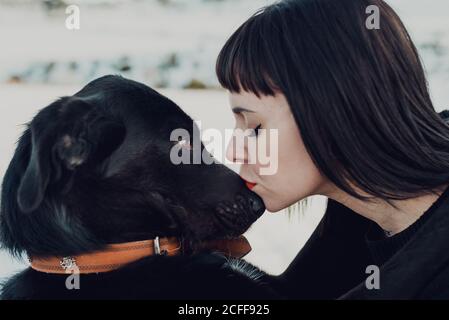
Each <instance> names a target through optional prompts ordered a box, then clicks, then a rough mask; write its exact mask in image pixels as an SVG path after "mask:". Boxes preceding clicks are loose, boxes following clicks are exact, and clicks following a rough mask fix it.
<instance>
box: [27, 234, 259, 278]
mask: <svg viewBox="0 0 449 320" xmlns="http://www.w3.org/2000/svg"><path fill="white" fill-rule="evenodd" d="M202 247H203V248H204V249H208V250H211V251H217V252H221V253H222V254H225V255H227V256H229V257H234V258H242V257H243V256H245V255H246V254H247V253H248V252H250V251H251V246H250V244H249V242H248V240H247V239H246V238H245V237H244V236H241V237H239V238H236V239H230V240H214V241H208V242H205V243H204V244H203V245H202ZM182 249H183V248H182V245H181V242H180V241H179V240H178V239H177V238H158V237H156V239H154V240H142V241H134V242H126V243H118V244H110V245H108V246H107V247H106V248H105V249H104V250H101V251H97V252H93V253H87V254H82V255H78V256H73V257H30V262H31V268H33V269H34V270H36V271H40V272H45V273H54V274H67V273H80V274H88V273H102V272H109V271H113V270H116V269H118V268H121V267H123V266H125V265H127V264H129V263H132V262H135V261H137V260H140V259H142V258H145V257H149V256H152V255H168V256H174V255H178V254H181V253H182Z"/></svg>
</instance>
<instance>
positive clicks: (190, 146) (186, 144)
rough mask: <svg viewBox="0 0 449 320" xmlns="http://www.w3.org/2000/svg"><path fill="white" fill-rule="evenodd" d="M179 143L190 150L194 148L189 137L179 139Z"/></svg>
mask: <svg viewBox="0 0 449 320" xmlns="http://www.w3.org/2000/svg"><path fill="white" fill-rule="evenodd" d="M177 144H178V146H180V147H181V148H184V149H188V150H192V145H191V144H190V141H189V140H187V139H182V140H179V141H178V142H177Z"/></svg>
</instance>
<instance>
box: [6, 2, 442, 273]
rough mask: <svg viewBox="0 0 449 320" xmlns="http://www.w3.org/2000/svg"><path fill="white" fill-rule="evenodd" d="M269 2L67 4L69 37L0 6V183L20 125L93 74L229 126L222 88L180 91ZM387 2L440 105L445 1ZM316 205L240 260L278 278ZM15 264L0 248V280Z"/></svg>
mask: <svg viewBox="0 0 449 320" xmlns="http://www.w3.org/2000/svg"><path fill="white" fill-rule="evenodd" d="M271 2H272V1H270V0H223V1H212V0H209V1H207V0H166V1H163V0H140V1H120V0H101V1H95V0H79V1H71V3H77V4H79V5H80V8H81V29H80V30H79V31H69V30H67V29H66V28H65V26H64V20H65V14H64V11H63V10H52V11H48V10H47V11H45V10H42V7H41V6H40V5H38V4H36V3H37V1H23V0H0V48H1V49H0V83H2V84H0V128H1V134H0V155H1V157H0V177H2V175H3V172H4V170H5V169H6V166H7V164H8V163H9V161H10V158H11V155H12V152H13V150H14V144H15V141H16V139H17V137H18V135H19V133H20V132H21V131H22V129H23V126H21V124H23V123H25V122H27V121H28V120H29V119H30V118H31V117H32V115H33V114H34V113H35V112H36V111H37V110H38V109H40V108H42V107H44V106H46V105H47V104H48V103H49V102H51V101H52V100H54V99H55V98H57V97H59V96H62V95H71V94H73V93H75V92H76V91H78V89H79V88H80V87H81V86H82V85H83V84H85V83H86V82H87V81H89V80H91V79H92V78H95V77H98V76H100V75H103V74H108V73H121V74H123V75H124V76H126V77H129V78H133V79H135V80H138V81H143V82H145V83H147V84H150V85H158V86H160V87H164V88H166V89H163V90H162V92H163V93H165V94H166V95H167V96H169V97H170V98H172V99H173V100H175V101H176V102H177V103H178V104H179V105H180V106H182V107H183V108H184V109H185V110H186V111H187V112H188V113H190V114H191V115H192V116H193V117H194V118H196V119H199V120H201V121H202V125H203V128H219V129H222V130H224V129H226V128H232V126H233V119H232V115H231V113H230V112H229V111H228V109H227V97H226V94H225V93H224V92H223V91H219V90H202V91H192V90H180V88H183V87H188V86H189V85H191V84H192V81H193V80H195V81H194V82H196V84H197V85H198V84H200V86H206V87H215V86H217V83H216V79H215V75H214V64H215V58H216V55H217V53H218V51H219V49H220V47H221V45H222V44H223V43H224V41H225V40H226V39H227V37H228V36H229V35H230V34H231V32H232V31H233V30H234V29H235V28H236V27H237V26H238V25H240V24H241V23H242V22H243V21H244V20H245V19H246V18H247V17H249V16H250V15H251V14H252V13H253V12H254V11H255V10H256V9H257V8H259V7H261V6H263V5H265V4H268V3H271ZM388 2H389V3H390V4H392V6H393V7H394V8H395V9H396V10H397V11H398V13H399V15H400V16H401V17H402V19H403V20H404V22H405V24H406V25H407V27H408V28H409V31H410V33H411V35H412V38H413V39H414V40H415V41H416V43H417V46H418V48H419V51H420V53H421V55H422V58H423V61H424V63H425V66H426V70H427V72H428V76H429V84H430V88H431V93H432V97H433V100H434V102H435V106H436V108H437V109H438V110H442V109H443V108H449V90H448V85H447V84H448V80H449V20H448V19H447V16H448V12H449V2H448V1H447V0H428V1H426V2H425V3H424V2H423V1H422V0H391V1H388ZM11 82H19V83H20V84H14V85H13V84H8V83H11ZM234 169H235V168H234ZM324 207H325V199H324V198H322V197H316V198H314V199H313V200H312V201H311V204H310V206H309V208H308V209H307V210H306V212H305V214H302V215H300V214H294V215H293V216H292V217H290V218H289V217H288V216H287V215H286V214H285V213H280V214H276V215H265V216H264V217H262V218H261V219H260V220H259V221H258V222H257V223H256V224H255V225H254V226H253V227H252V228H251V230H250V231H249V232H248V234H247V235H248V238H249V239H250V241H251V243H252V245H253V252H252V253H251V254H250V255H249V256H248V260H249V261H251V262H253V263H255V264H256V265H258V266H260V267H262V269H264V270H266V271H268V272H271V273H280V272H282V271H283V270H284V269H285V267H286V266H287V265H288V263H289V262H290V261H291V259H292V258H293V257H294V255H295V254H296V253H297V251H298V250H299V249H300V248H301V246H302V245H303V244H304V242H305V241H306V239H307V238H308V236H309V235H310V233H311V232H312V230H313V228H314V226H315V225H316V224H317V222H318V221H319V219H320V218H321V215H322V213H323V211H324ZM286 243H288V244H289V245H288V246H286V245H285V244H286ZM24 266H25V264H24V263H23V262H18V261H13V260H12V259H11V258H10V257H9V256H8V255H7V254H6V253H4V252H0V278H2V277H5V276H8V275H10V274H12V273H13V272H15V271H17V270H20V269H21V268H23V267H24Z"/></svg>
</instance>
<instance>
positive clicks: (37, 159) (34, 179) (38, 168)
mask: <svg viewBox="0 0 449 320" xmlns="http://www.w3.org/2000/svg"><path fill="white" fill-rule="evenodd" d="M42 151H43V150H41V148H40V147H39V145H38V144H37V141H36V138H35V136H34V135H33V134H32V137H31V154H30V159H29V162H28V166H27V168H26V170H25V173H24V174H23V176H22V179H21V181H20V185H19V189H18V191H17V202H18V204H19V208H20V210H21V211H22V212H25V213H28V212H30V211H33V210H35V209H36V208H37V207H38V206H39V204H40V203H41V202H42V199H43V197H44V193H45V189H46V188H47V185H48V181H49V178H50V168H49V166H50V164H49V163H48V162H47V161H45V160H44V159H43V156H42Z"/></svg>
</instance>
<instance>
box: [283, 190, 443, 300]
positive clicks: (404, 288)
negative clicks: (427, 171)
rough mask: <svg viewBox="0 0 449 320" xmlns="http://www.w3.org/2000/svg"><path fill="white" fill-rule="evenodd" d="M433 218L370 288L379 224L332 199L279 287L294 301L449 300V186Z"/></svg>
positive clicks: (392, 260)
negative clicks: (374, 231) (371, 232)
mask: <svg viewBox="0 0 449 320" xmlns="http://www.w3.org/2000/svg"><path fill="white" fill-rule="evenodd" d="M437 201H438V203H435V204H436V206H435V208H434V210H435V211H434V212H433V213H432V216H431V217H430V218H429V219H428V220H427V221H426V223H425V224H424V225H422V226H421V227H420V229H419V230H418V231H417V232H416V233H415V235H414V236H413V237H412V238H411V240H410V241H409V242H408V243H406V244H405V245H404V246H403V247H402V248H401V249H400V250H399V251H398V252H397V253H396V254H395V255H394V256H393V257H392V258H390V259H389V260H388V261H386V262H385V263H384V264H383V265H382V266H380V273H379V274H380V288H379V289H371V290H369V289H367V287H366V285H365V280H366V279H367V277H368V276H369V275H370V273H366V268H367V266H369V265H372V264H375V262H374V260H373V258H372V257H371V255H370V251H369V250H368V247H367V242H366V239H365V235H366V233H367V231H368V229H369V228H370V227H372V224H373V223H374V222H372V221H369V220H367V219H365V218H363V217H361V216H360V215H358V214H357V213H355V212H353V211H352V210H350V209H348V208H346V207H345V206H343V205H341V204H339V203H337V202H335V201H333V200H330V199H329V202H328V207H327V210H326V213H325V216H324V218H323V220H322V221H321V223H320V225H319V226H318V228H317V230H315V232H314V233H313V235H312V237H311V238H310V239H309V241H308V242H307V243H306V245H305V246H304V248H303V249H302V250H301V251H300V252H299V254H298V255H297V257H296V258H295V260H294V261H293V262H292V264H291V265H290V266H289V268H288V269H287V270H286V272H284V273H283V274H282V275H281V276H279V277H278V278H277V280H278V282H277V284H276V287H277V289H278V290H279V291H280V292H282V293H283V294H284V295H285V296H286V297H288V298H290V299H449V189H448V190H446V192H445V193H443V195H442V196H441V197H440V199H439V200H437Z"/></svg>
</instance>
